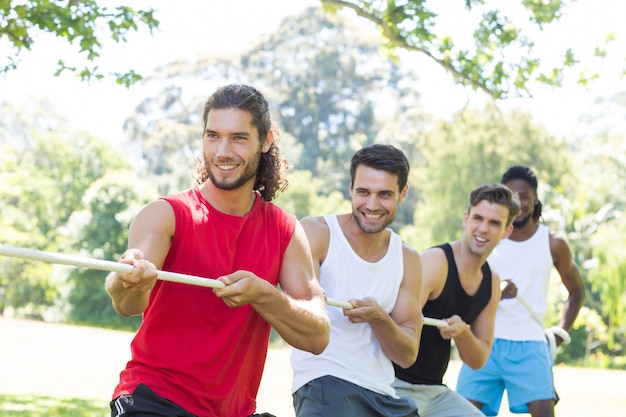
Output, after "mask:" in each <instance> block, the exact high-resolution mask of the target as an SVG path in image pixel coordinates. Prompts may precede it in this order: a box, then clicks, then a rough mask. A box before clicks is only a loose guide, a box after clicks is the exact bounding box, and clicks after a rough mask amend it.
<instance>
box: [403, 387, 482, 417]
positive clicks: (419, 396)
mask: <svg viewBox="0 0 626 417" xmlns="http://www.w3.org/2000/svg"><path fill="white" fill-rule="evenodd" d="M393 387H394V388H395V389H396V394H398V395H402V396H405V397H410V398H412V399H413V401H415V403H416V404H417V408H418V410H419V412H420V415H421V416H422V417H484V416H485V415H484V414H483V413H482V412H481V411H480V410H479V409H478V408H477V407H475V406H474V405H473V404H472V403H470V402H469V401H468V400H466V399H465V398H463V397H461V396H460V395H459V394H457V393H456V392H454V391H452V390H451V389H450V388H448V387H446V386H445V385H422V384H411V383H408V382H405V381H402V380H400V379H397V378H396V380H395V382H394V383H393Z"/></svg>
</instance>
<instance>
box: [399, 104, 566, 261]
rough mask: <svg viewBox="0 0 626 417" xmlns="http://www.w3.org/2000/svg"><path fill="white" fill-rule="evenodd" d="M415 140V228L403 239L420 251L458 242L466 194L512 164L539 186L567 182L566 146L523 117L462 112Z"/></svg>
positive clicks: (405, 232)
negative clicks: (530, 172) (531, 173)
mask: <svg viewBox="0 0 626 417" xmlns="http://www.w3.org/2000/svg"><path fill="white" fill-rule="evenodd" d="M418 139H419V140H418V141H417V142H416V143H415V144H414V146H415V148H416V149H419V150H420V151H421V153H422V155H423V161H422V163H421V164H414V165H413V166H412V167H411V169H412V170H413V171H415V172H414V178H413V179H412V182H413V183H415V184H418V186H419V191H420V195H419V202H418V205H417V208H416V209H415V224H414V225H412V226H408V227H406V228H404V229H403V230H402V235H403V237H404V238H405V239H406V240H407V241H408V242H409V243H410V244H412V245H413V246H415V247H416V248H418V249H419V250H423V249H426V248H427V247H429V246H431V245H434V244H437V243H441V242H446V241H450V240H455V239H458V238H459V237H460V234H461V230H462V229H461V227H462V219H463V212H464V211H465V209H466V207H467V198H468V195H469V193H470V191H471V190H472V189H473V188H475V187H476V186H478V185H480V184H484V183H488V182H499V180H500V176H501V175H502V173H503V172H504V171H505V170H506V169H507V168H508V167H509V166H511V165H517V164H525V165H531V166H532V167H533V168H534V170H535V171H536V173H537V175H538V177H539V178H541V181H542V182H547V183H549V184H561V183H562V182H565V181H567V175H566V174H567V173H568V172H569V166H570V162H568V154H567V148H566V145H565V143H563V142H562V141H559V140H557V139H555V138H554V137H551V136H550V135H548V133H547V132H546V131H545V129H543V128H541V127H540V126H537V125H535V124H533V122H532V118H531V117H530V115H528V114H527V113H513V114H511V115H506V116H503V115H502V114H501V113H499V112H498V111H497V110H496V109H495V108H494V107H492V106H488V107H486V108H485V109H484V110H483V111H477V110H465V111H463V112H460V113H459V114H457V115H456V116H455V117H454V119H453V120H452V121H445V122H440V123H439V124H438V125H437V126H436V127H435V129H434V130H432V131H429V132H426V133H425V134H424V135H423V136H421V137H420V138H418Z"/></svg>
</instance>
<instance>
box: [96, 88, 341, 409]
mask: <svg viewBox="0 0 626 417" xmlns="http://www.w3.org/2000/svg"><path fill="white" fill-rule="evenodd" d="M203 121H204V132H203V159H204V161H203V162H204V163H203V164H202V165H201V166H200V167H199V169H198V174H199V175H198V185H197V186H196V187H193V188H191V189H189V190H186V191H183V192H180V193H176V194H173V195H169V196H166V197H164V198H161V199H158V200H155V201H153V202H152V203H150V204H148V205H147V206H145V207H144V208H143V209H142V210H141V211H140V212H139V214H138V215H137V216H136V218H135V219H134V220H133V222H132V224H131V227H130V231H129V235H128V250H127V251H126V252H125V253H124V254H123V255H122V256H121V259H120V262H122V263H126V264H130V265H133V266H134V270H133V272H132V273H131V274H120V273H110V274H109V275H108V276H107V279H106V284H105V287H106V290H107V292H108V293H109V295H110V296H111V299H112V302H113V307H114V308H115V310H116V311H117V312H118V313H120V314H122V315H125V316H131V315H137V314H143V321H142V325H141V327H140V329H139V330H138V332H137V335H136V336H135V338H134V339H133V342H132V344H131V353H132V358H131V360H130V361H129V362H128V364H127V365H126V368H125V369H124V370H123V371H122V372H121V374H120V382H119V384H118V385H117V387H116V388H115V390H114V393H113V401H111V415H112V416H133V415H134V416H156V415H159V416H160V415H168V416H206V417H217V416H220V417H225V416H231V417H246V416H250V415H253V413H254V412H255V408H256V402H255V398H256V394H257V391H258V388H259V384H260V381H261V376H262V373H263V366H264V363H265V356H266V353H267V344H268V339H269V334H270V328H271V327H274V328H275V329H276V331H277V332H278V333H279V334H280V336H281V337H282V338H283V339H284V340H285V341H286V342H287V343H289V344H291V345H292V346H294V347H297V348H298V349H303V350H306V351H309V352H312V353H315V354H318V353H320V352H322V351H323V350H324V349H325V347H326V345H327V344H328V341H329V320H328V316H327V313H326V306H325V299H324V294H323V290H322V289H321V287H320V286H319V283H318V281H317V280H316V278H315V273H314V268H313V265H312V261H311V255H310V251H309V246H308V244H307V240H306V236H305V234H304V231H303V229H302V227H301V225H300V223H299V222H298V221H297V220H296V219H295V217H294V216H293V215H291V214H288V213H286V212H284V211H283V210H282V209H280V208H278V207H277V206H275V205H274V204H273V203H271V200H272V199H273V198H274V196H275V194H276V192H277V191H279V190H284V188H285V186H286V181H285V180H284V178H283V174H284V168H285V161H284V160H283V159H282V158H281V157H280V153H279V149H278V146H277V143H278V140H277V139H278V130H277V128H276V127H275V126H274V125H273V123H272V120H271V117H270V113H269V107H268V104H267V101H266V100H265V98H264V97H263V95H262V94H261V93H260V92H259V91H257V90H256V89H254V88H253V87H250V86H245V85H229V86H225V87H222V88H220V89H218V90H217V91H216V92H215V93H214V94H213V95H212V96H211V97H210V98H209V99H208V101H207V102H206V104H205V108H204V115H203ZM268 226H271V227H268ZM159 269H162V270H166V271H172V272H178V273H183V274H189V275H196V276H201V277H207V278H213V279H217V280H219V281H221V282H222V283H224V284H225V285H224V287H223V288H213V289H211V288H205V287H198V286H191V285H187V284H181V283H173V282H166V281H160V280H157V271H158V270H159ZM278 284H280V286H281V289H282V291H281V290H279V289H278V288H277V285H278Z"/></svg>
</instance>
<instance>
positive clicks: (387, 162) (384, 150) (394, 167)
mask: <svg viewBox="0 0 626 417" xmlns="http://www.w3.org/2000/svg"><path fill="white" fill-rule="evenodd" d="M359 165H365V166H366V167H369V168H374V169H378V170H381V171H387V172H389V173H391V174H394V175H397V176H398V187H399V189H400V191H402V189H403V188H404V186H405V185H406V183H407V181H408V179H409V169H410V166H409V160H408V159H407V157H406V155H405V154H404V152H402V151H401V150H400V149H398V148H396V147H394V146H393V145H382V144H374V145H370V146H366V147H364V148H362V149H360V150H359V151H357V152H356V153H355V154H354V155H353V156H352V161H351V162H350V179H351V181H352V184H354V177H355V175H356V169H357V167H358V166H359Z"/></svg>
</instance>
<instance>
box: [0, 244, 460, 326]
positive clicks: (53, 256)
mask: <svg viewBox="0 0 626 417" xmlns="http://www.w3.org/2000/svg"><path fill="white" fill-rule="evenodd" d="M0 255H4V256H11V257H14V258H22V259H30V260H33V261H42V262H48V263H54V264H61V265H71V266H76V267H82V268H87V269H95V270H98V271H109V272H118V273H120V274H130V273H131V272H133V269H134V268H133V266H132V265H128V264H123V263H119V262H112V261H104V260H100V259H94V258H87V257H85V256H77V255H66V254H61V253H53V252H44V251H40V250H34V249H25V248H17V247H15V246H7V245H2V244H0ZM157 278H158V279H160V280H162V281H170V282H178V283H182V284H190V285H196V286H199V287H209V288H223V287H224V283H223V282H222V281H218V280H216V279H210V278H201V277H197V276H194V275H187V274H179V273H176V272H168V271H160V270H159V271H157ZM326 303H327V304H328V305H329V306H333V307H340V308H343V309H345V310H349V309H352V304H350V303H347V302H344V301H339V300H334V299H332V298H327V299H326ZM424 324H425V325H428V326H436V327H448V323H447V322H446V321H445V320H439V319H431V318H429V317H424Z"/></svg>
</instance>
